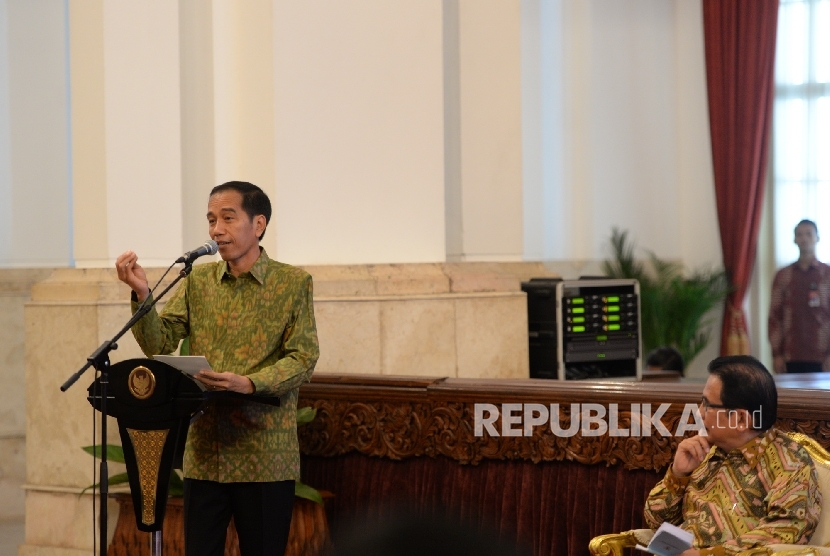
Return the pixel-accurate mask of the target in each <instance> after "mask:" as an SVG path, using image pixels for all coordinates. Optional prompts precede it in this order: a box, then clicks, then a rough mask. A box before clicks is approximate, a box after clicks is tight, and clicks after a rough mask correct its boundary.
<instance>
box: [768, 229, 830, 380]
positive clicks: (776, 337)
mask: <svg viewBox="0 0 830 556" xmlns="http://www.w3.org/2000/svg"><path fill="white" fill-rule="evenodd" d="M818 240H819V237H818V227H817V226H816V223H815V222H813V221H812V220H802V221H801V222H799V223H798V225H797V226H796V227H795V244H796V245H798V250H799V253H800V255H799V257H798V260H797V261H796V262H794V263H793V264H791V265H789V266H786V267H784V268H782V269H781V270H779V271H778V273H776V275H775V280H774V281H773V283H772V304H771V306H770V311H769V323H768V324H769V341H770V344H772V356H773V369H774V370H775V372H776V373H806V372H821V371H830V266H828V265H826V264H824V263H821V262H819V261H818V259H816V243H818Z"/></svg>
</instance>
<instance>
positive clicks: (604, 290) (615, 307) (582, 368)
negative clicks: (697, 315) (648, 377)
mask: <svg viewBox="0 0 830 556" xmlns="http://www.w3.org/2000/svg"><path fill="white" fill-rule="evenodd" d="M522 290H523V291H525V292H526V293H527V307H528V335H529V347H530V376H531V378H558V379H560V380H580V379H629V380H639V379H640V378H641V376H642V372H641V369H642V355H641V354H642V342H641V336H640V285H639V283H638V282H637V281H636V280H626V279H610V278H609V279H589V280H558V279H549V278H541V279H537V278H534V279H532V280H530V281H529V282H524V283H522Z"/></svg>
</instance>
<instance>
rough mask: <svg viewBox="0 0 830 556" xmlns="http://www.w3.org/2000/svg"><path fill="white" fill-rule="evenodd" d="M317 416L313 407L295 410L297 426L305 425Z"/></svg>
mask: <svg viewBox="0 0 830 556" xmlns="http://www.w3.org/2000/svg"><path fill="white" fill-rule="evenodd" d="M316 416H317V410H316V409H314V408H313V407H301V408H300V409H298V410H297V426H298V427H299V426H301V425H306V424H308V423H310V422H311V421H313V420H314V418H315V417H316Z"/></svg>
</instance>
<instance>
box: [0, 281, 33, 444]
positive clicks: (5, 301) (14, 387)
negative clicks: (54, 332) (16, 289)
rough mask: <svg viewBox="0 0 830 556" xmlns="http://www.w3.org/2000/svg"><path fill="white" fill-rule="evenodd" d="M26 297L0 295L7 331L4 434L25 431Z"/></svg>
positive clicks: (3, 340)
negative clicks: (24, 314)
mask: <svg viewBox="0 0 830 556" xmlns="http://www.w3.org/2000/svg"><path fill="white" fill-rule="evenodd" d="M26 297H28V295H27V296H26ZM26 297H23V296H20V295H0V330H2V331H3V332H2V334H0V382H2V388H0V435H3V434H23V429H24V427H25V418H26V405H25V403H24V398H23V393H24V392H25V391H26V384H25V376H24V375H25V373H24V370H23V369H24V353H25V351H24V338H25V336H24V334H25V332H24V325H23V303H24V302H25V300H26Z"/></svg>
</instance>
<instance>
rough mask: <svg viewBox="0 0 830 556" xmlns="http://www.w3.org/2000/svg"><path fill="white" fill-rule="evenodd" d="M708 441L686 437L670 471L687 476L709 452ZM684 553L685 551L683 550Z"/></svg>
mask: <svg viewBox="0 0 830 556" xmlns="http://www.w3.org/2000/svg"><path fill="white" fill-rule="evenodd" d="M710 448H711V446H710V445H709V441H708V440H707V439H706V437H705V436H700V435H697V436H693V437H691V438H686V439H685V440H683V441H682V442H680V444H678V446H677V452H676V453H675V454H674V461H673V462H672V464H671V471H672V473H674V476H675V477H688V476H689V475H690V474H691V473H692V471H694V470H695V468H696V467H697V466H698V465H700V464H701V463H702V462H703V460H704V459H706V455H707V454H708V453H709V449H710ZM684 554H685V552H684Z"/></svg>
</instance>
